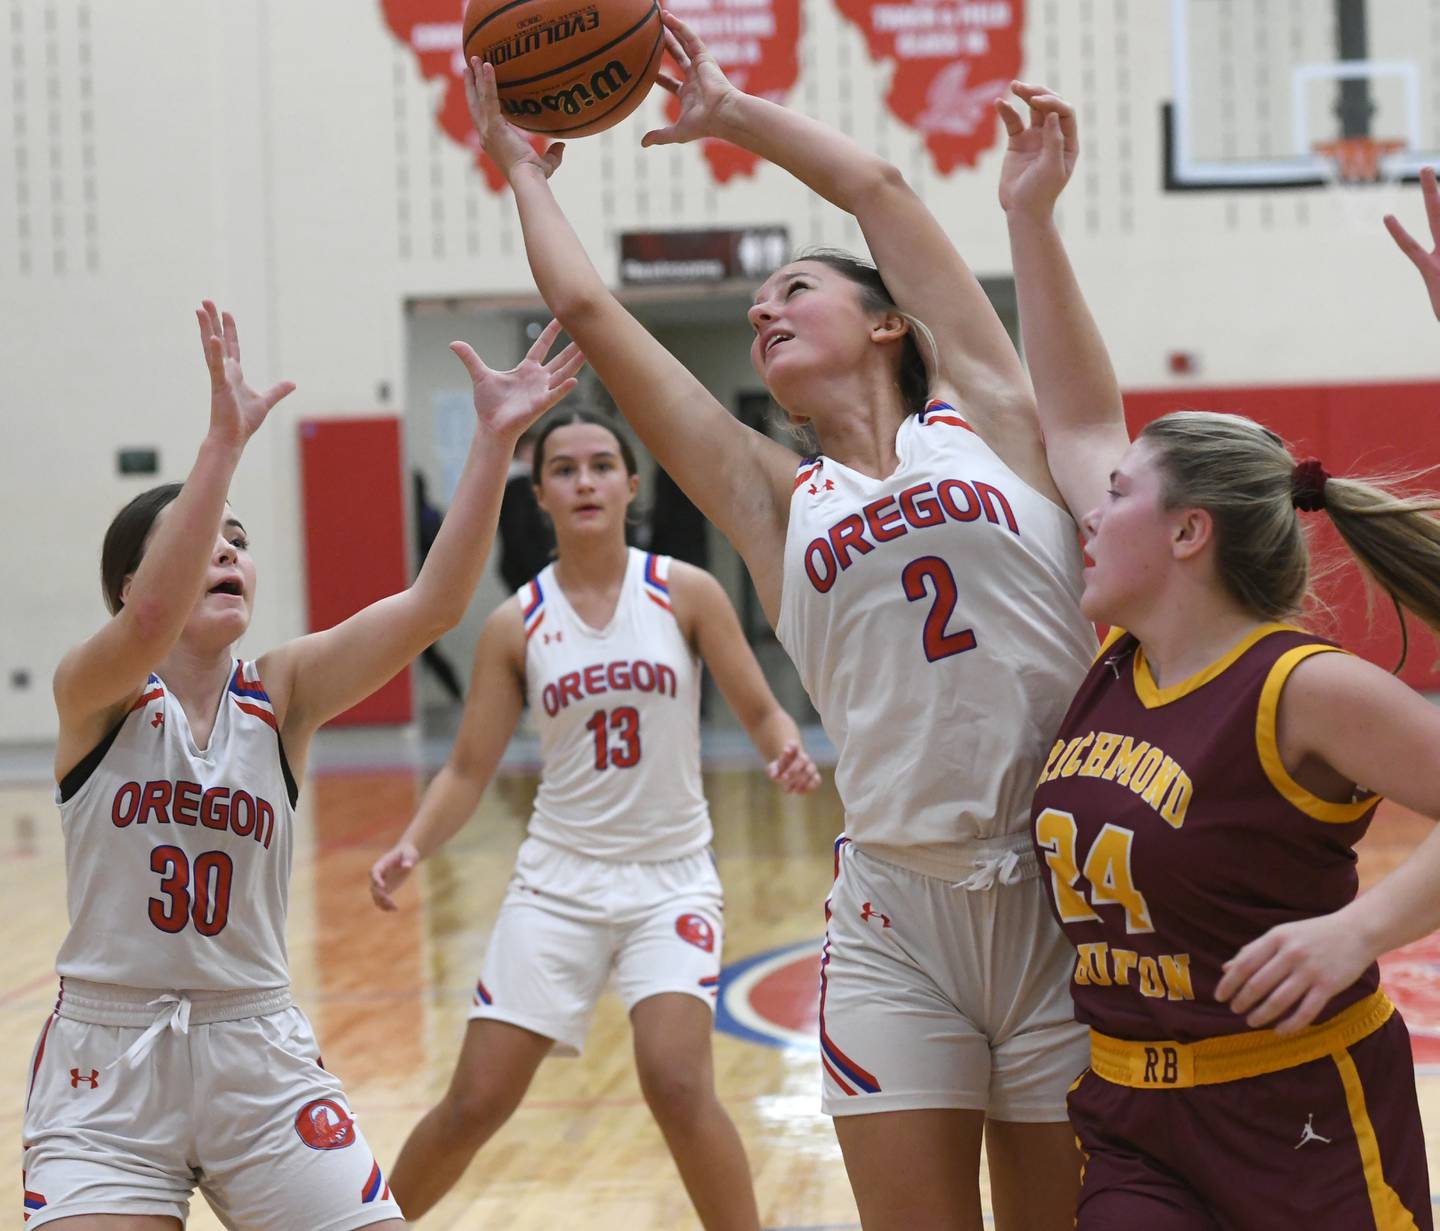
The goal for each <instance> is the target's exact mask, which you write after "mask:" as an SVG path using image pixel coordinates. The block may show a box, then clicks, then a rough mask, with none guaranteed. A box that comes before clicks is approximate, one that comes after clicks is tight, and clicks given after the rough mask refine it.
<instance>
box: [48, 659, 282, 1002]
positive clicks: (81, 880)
mask: <svg viewBox="0 0 1440 1231" xmlns="http://www.w3.org/2000/svg"><path fill="white" fill-rule="evenodd" d="M297 795H298V791H297V788H296V786H295V782H294V779H293V778H292V777H291V774H290V769H289V767H288V765H286V763H285V754H284V750H283V749H282V747H281V744H280V737H279V732H278V730H277V728H276V725H275V713H274V710H273V708H272V707H271V704H270V698H269V697H268V696H267V695H266V693H265V689H264V687H263V685H262V684H261V682H260V677H259V675H258V673H257V672H256V670H255V665H254V664H253V663H248V662H242V661H241V660H239V659H235V660H232V662H231V665H230V676H229V680H228V682H227V683H226V686H225V691H224V692H223V693H221V695H220V703H219V709H218V711H217V713H216V716H215V725H214V727H213V729H212V730H211V733H210V742H209V744H208V746H207V747H206V748H204V749H200V748H197V747H196V745H195V741H194V739H193V738H192V737H191V734H190V723H189V721H188V719H187V718H186V716H185V710H184V707H183V706H181V704H180V703H179V701H177V700H176V699H175V698H174V697H173V696H172V695H171V694H170V692H169V690H168V689H167V688H166V687H165V683H164V681H163V680H161V678H160V677H159V676H158V675H151V676H150V678H149V680H148V682H147V683H146V685H145V690H144V691H143V692H142V693H141V695H140V697H139V698H138V699H137V700H136V702H135V704H134V705H133V706H132V707H131V709H130V712H129V713H128V714H126V715H125V717H124V719H123V720H122V721H121V722H120V723H119V725H118V726H116V727H115V728H114V729H113V730H112V731H111V733H110V734H109V735H108V736H107V737H106V738H105V739H103V740H101V742H100V743H99V744H98V745H97V746H96V747H95V748H94V749H92V750H91V752H90V753H89V754H88V755H87V756H86V757H85V758H84V760H82V761H81V762H80V764H79V765H77V766H76V767H75V768H74V769H73V770H71V771H70V772H69V773H68V774H66V775H65V778H64V780H63V781H62V782H61V783H60V786H59V789H58V791H57V793H56V800H57V802H58V804H59V806H60V820H61V826H62V828H63V830H64V834H65V871H66V888H67V895H68V899H69V901H68V905H69V912H70V931H69V933H68V934H67V935H66V937H65V941H64V943H63V944H62V945H61V946H60V955H59V958H58V959H57V960H56V969H57V970H58V971H59V973H60V975H61V976H62V978H63V977H68V978H76V979H88V980H90V981H92V982H95V983H114V984H121V985H124V986H127V987H139V988H159V989H177V990H187V991H235V990H240V989H245V988H256V989H260V988H274V987H284V986H285V985H286V984H288V983H289V982H290V976H289V970H288V964H287V959H286V949H285V920H286V913H287V910H288V906H289V893H290V856H291V844H292V842H293V835H294V820H295V811H294V808H295V799H296V797H297Z"/></svg>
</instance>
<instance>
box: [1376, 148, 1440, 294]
mask: <svg viewBox="0 0 1440 1231" xmlns="http://www.w3.org/2000/svg"><path fill="white" fill-rule="evenodd" d="M1420 191H1421V193H1422V194H1423V195H1424V197H1425V214H1426V217H1428V218H1429V220H1430V238H1431V239H1433V240H1434V241H1435V250H1434V251H1433V252H1426V251H1425V249H1424V247H1423V246H1422V245H1421V243H1420V241H1419V240H1417V239H1416V238H1415V237H1414V236H1413V235H1411V234H1410V232H1409V231H1407V230H1406V229H1405V228H1404V227H1402V226H1401V225H1400V220H1399V219H1398V218H1396V217H1395V215H1394V214H1386V215H1385V229H1386V230H1387V231H1389V232H1390V235H1391V237H1392V238H1393V239H1394V240H1395V242H1396V243H1397V244H1398V245H1399V246H1400V251H1401V252H1403V253H1404V254H1405V255H1406V256H1408V257H1409V258H1410V263H1411V264H1412V265H1414V266H1415V268H1416V269H1418V270H1419V271H1420V276H1421V277H1422V278H1423V279H1425V289H1426V290H1427V291H1429V292H1430V307H1431V308H1433V309H1434V311H1435V319H1436V320H1440V188H1437V187H1436V185H1435V168H1434V167H1424V168H1422V169H1421V171H1420Z"/></svg>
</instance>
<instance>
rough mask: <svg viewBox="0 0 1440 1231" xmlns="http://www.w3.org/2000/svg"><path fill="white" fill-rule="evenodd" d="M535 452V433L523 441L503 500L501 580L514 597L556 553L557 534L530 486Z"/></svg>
mask: <svg viewBox="0 0 1440 1231" xmlns="http://www.w3.org/2000/svg"><path fill="white" fill-rule="evenodd" d="M534 451H535V437H534V433H528V434H527V435H525V436H523V437H521V440H520V443H519V444H518V445H517V446H516V448H515V460H514V461H513V462H511V463H510V473H509V474H508V475H507V476H506V479H505V494H504V496H503V497H501V500H500V531H499V537H500V560H499V564H500V577H501V579H502V580H503V581H504V582H505V586H506V589H508V590H509V591H510V592H511V593H514V592H515V591H516V590H518V589H520V587H521V586H523V585H524V584H525V583H526V582H528V581H529V580H530V578H532V577H534V576H535V574H536V573H538V572H539V571H540V570H541V569H543V568H544V567H545V566H546V565H547V564H549V563H550V557H551V556H552V554H553V553H554V550H555V535H554V532H553V531H552V530H551V529H550V524H549V522H548V521H546V519H545V515H544V514H543V513H541V512H540V506H539V505H538V504H537V503H536V502H535V488H534V486H533V485H532V484H531V482H530V458H531V455H532V454H533V453H534Z"/></svg>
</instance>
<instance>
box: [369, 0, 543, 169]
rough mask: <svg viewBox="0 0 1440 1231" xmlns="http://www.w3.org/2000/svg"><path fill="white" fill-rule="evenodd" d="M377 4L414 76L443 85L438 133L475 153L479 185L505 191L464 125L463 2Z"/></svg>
mask: <svg viewBox="0 0 1440 1231" xmlns="http://www.w3.org/2000/svg"><path fill="white" fill-rule="evenodd" d="M380 4H381V7H382V8H383V9H384V12H385V24H386V25H387V26H389V27H390V31H391V33H392V34H394V35H395V37H396V38H397V39H399V40H400V41H401V42H402V43H404V44H405V46H407V47H408V48H410V50H411V51H412V52H414V53H415V59H416V60H417V61H418V62H419V64H420V75H421V76H422V77H424V78H425V80H426V81H431V80H433V79H434V78H436V77H439V78H440V79H441V80H442V81H444V82H445V93H444V95H443V96H442V98H441V100H440V110H439V111H438V112H436V114H435V120H436V122H437V123H438V124H439V125H440V131H441V132H443V133H444V134H445V135H446V136H447V137H449V138H451V139H452V140H453V141H456V142H458V143H459V144H460V145H463V146H464V147H465V148H466V149H467V150H470V151H471V152H472V153H473V154H474V155H475V165H476V166H478V167H479V168H480V170H481V171H482V172H483V173H484V175H485V182H486V183H487V184H489V185H490V187H491V189H492V190H493V191H495V192H499V191H500V189H502V188H503V187H505V177H504V176H503V175H501V174H500V168H499V167H497V166H496V165H495V164H494V163H493V162H491V161H490V159H489V158H487V157H486V156H485V155H484V154H483V153H481V151H480V139H479V138H478V137H477V136H476V135H475V126H474V125H473V124H472V123H471V122H470V109H469V108H468V107H467V106H466V105H465V86H464V83H463V82H462V81H461V80H460V73H461V71H462V70H463V69H464V67H465V61H464V59H463V58H462V56H461V53H460V38H461V34H462V31H461V20H460V19H461V17H462V16H463V13H464V8H465V0H380ZM531 144H532V145H534V146H535V148H536V149H537V150H543V149H544V148H545V145H546V142H545V141H544V140H543V139H540V138H534V137H532V138H531Z"/></svg>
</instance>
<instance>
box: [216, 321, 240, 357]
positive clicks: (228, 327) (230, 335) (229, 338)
mask: <svg viewBox="0 0 1440 1231" xmlns="http://www.w3.org/2000/svg"><path fill="white" fill-rule="evenodd" d="M220 322H221V324H222V325H223V327H224V329H225V335H224V336H225V354H226V355H227V356H228V357H229V358H231V359H233V360H235V362H236V363H239V362H240V330H239V328H238V327H237V326H236V324H235V318H234V317H233V316H231V315H230V313H228V312H222V313H221V314H220Z"/></svg>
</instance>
